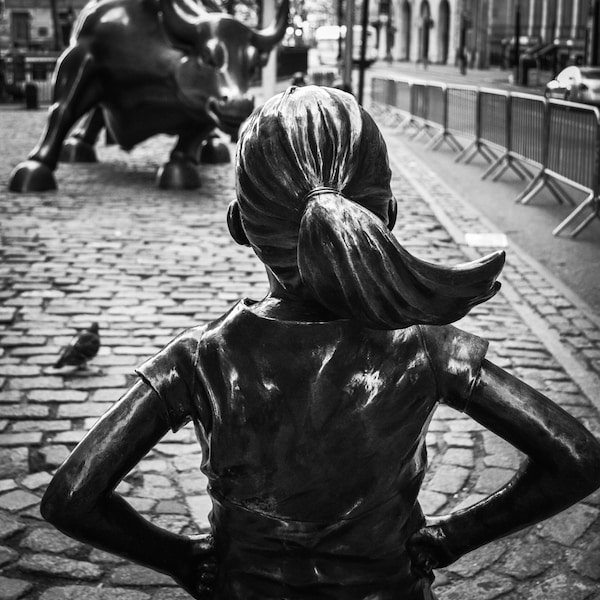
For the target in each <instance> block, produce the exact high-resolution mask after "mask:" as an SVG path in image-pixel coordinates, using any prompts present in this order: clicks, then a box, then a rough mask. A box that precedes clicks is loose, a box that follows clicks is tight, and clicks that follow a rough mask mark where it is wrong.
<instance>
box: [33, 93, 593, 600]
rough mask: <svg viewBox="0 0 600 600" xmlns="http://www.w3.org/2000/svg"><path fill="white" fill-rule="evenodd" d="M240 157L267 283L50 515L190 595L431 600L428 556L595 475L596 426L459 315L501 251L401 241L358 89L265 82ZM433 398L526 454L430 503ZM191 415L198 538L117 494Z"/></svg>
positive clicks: (198, 331)
mask: <svg viewBox="0 0 600 600" xmlns="http://www.w3.org/2000/svg"><path fill="white" fill-rule="evenodd" d="M236 169H237V171H236V172H237V200H235V201H234V202H233V203H232V204H231V206H230V210H229V213H228V223H229V227H230V231H231V234H232V236H233V237H234V239H235V240H236V241H237V242H239V243H242V244H250V245H251V247H252V248H253V250H254V251H255V253H256V254H257V256H258V257H259V258H260V260H261V261H262V262H263V263H264V265H265V267H266V271H267V277H268V279H269V284H270V291H269V293H268V295H267V296H266V297H265V298H263V299H261V300H258V301H254V300H249V299H241V300H240V301H239V302H237V303H236V304H235V305H234V306H233V307H232V308H231V309H230V310H229V311H228V312H227V313H226V314H225V315H223V316H222V317H221V318H220V319H218V320H216V321H214V322H212V323H210V324H209V325H206V326H202V327H192V328H190V329H188V330H187V331H185V332H183V333H182V334H181V335H180V336H178V337H177V338H176V339H175V340H173V341H172V342H171V343H169V344H168V345H167V346H166V347H165V348H164V349H163V350H162V351H160V352H159V353H158V354H157V355H155V356H154V357H153V358H150V359H149V360H148V361H146V362H145V363H144V364H143V365H142V366H141V367H140V368H139V369H138V374H139V375H140V380H139V381H138V382H137V383H136V384H135V385H134V386H133V387H132V389H131V390H129V391H128V392H127V393H126V394H125V396H124V397H123V398H122V399H121V400H120V401H119V402H118V403H117V404H115V406H114V407H113V408H112V410H110V411H109V412H108V413H107V414H106V415H105V416H104V417H103V418H102V419H101V420H100V421H99V422H98V424H97V425H96V426H95V427H94V428H93V429H92V430H91V431H90V433H89V434H88V435H87V437H86V438H85V439H84V440H83V441H82V442H81V443H80V445H79V446H78V447H77V448H76V449H75V450H74V451H73V453H72V455H71V456H70V457H69V458H68V459H67V461H66V462H65V463H64V465H63V466H62V467H61V468H60V469H59V470H58V471H57V473H56V475H55V477H54V479H53V481H52V482H51V484H50V486H49V487H48V490H47V492H46V494H45V496H44V499H43V502H42V514H43V515H44V516H45V517H46V518H47V519H48V520H50V521H51V522H52V523H54V524H55V525H56V526H57V527H58V528H59V529H61V530H62V531H64V532H65V533H67V534H69V535H71V536H73V537H76V538H78V539H80V540H84V541H86V542H88V543H90V544H93V545H95V546H97V547H99V548H102V549H104V550H107V551H110V552H113V553H116V554H118V555H120V556H123V557H126V558H128V559H130V560H133V561H136V562H138V563H140V564H143V565H146V566H149V567H152V568H154V569H157V570H159V571H162V572H164V573H167V574H169V575H171V576H172V577H173V578H174V579H175V580H176V581H177V582H178V583H179V584H180V585H181V586H182V587H184V588H185V589H186V590H187V591H188V592H189V593H190V594H191V595H192V596H193V597H195V598H212V599H217V600H248V599H253V600H254V599H257V600H258V599H261V600H265V599H271V600H282V599H284V598H285V599H287V598H290V599H294V600H314V599H330V600H366V599H367V598H368V599H369V600H427V599H431V598H434V594H433V592H432V590H431V582H432V580H433V578H434V570H435V569H436V568H438V567H444V566H447V565H449V564H451V563H452V562H454V561H455V560H457V559H458V558H460V557H461V556H462V555H464V554H466V553H468V552H471V551H473V550H475V549H477V548H478V547H480V546H482V545H484V544H486V543H489V542H491V541H493V540H495V539H498V538H500V537H502V536H505V535H507V534H509V533H511V532H514V531H516V530H519V529H522V528H524V527H527V526H530V525H532V524H534V523H537V522H539V521H540V520H542V519H545V518H547V517H550V516H551V515H554V514H556V513H558V512H559V511H561V510H563V509H565V508H566V507H568V506H570V505H572V504H573V503H575V502H577V501H579V500H581V499H582V498H584V497H585V496H587V495H588V494H590V493H592V492H593V491H594V490H595V489H597V488H598V487H599V486H600V444H599V443H598V441H597V440H596V439H595V438H594V436H593V435H592V434H591V433H590V432H589V431H587V429H585V427H583V426H582V425H581V424H580V423H579V422H578V421H577V420H576V419H574V418H573V417H572V416H571V415H569V414H568V413H566V412H565V411H563V410H562V409H561V408H559V407H558V406H557V405H556V404H554V403H553V402H552V401H551V400H550V399H548V398H547V397H545V396H544V395H542V394H540V393H539V392H537V391H536V390H535V389H532V388H531V387H529V386H528V385H526V384H525V383H524V382H522V381H520V380H519V379H517V378H516V377H514V376H513V375H511V374H510V373H508V372H506V371H504V370H503V369H501V368H499V367H498V366H496V365H494V364H492V363H491V362H490V361H489V360H488V359H486V358H485V356H486V351H487V348H488V343H487V341H486V340H484V339H481V338H479V337H477V336H475V335H472V334H470V333H468V332H465V331H461V330H460V329H457V328H456V327H454V326H453V325H452V323H453V322H454V321H456V320H457V319H459V318H460V317H461V316H463V315H464V314H466V313H467V312H468V311H469V310H470V309H471V308H472V307H473V306H475V305H476V304H479V303H482V302H485V301H486V300H487V299H489V298H490V297H491V296H493V295H494V294H495V293H497V292H498V290H499V283H498V282H497V277H498V276H499V274H500V272H501V270H502V267H503V264H504V254H503V253H502V252H498V253H493V254H491V255H489V256H487V257H483V258H481V259H479V260H476V261H473V262H471V263H467V264H462V265H456V266H451V267H448V266H444V265H437V264H431V263H428V262H425V261H423V260H421V259H419V258H417V257H416V256H413V255H412V254H410V253H409V252H408V251H407V250H406V249H404V248H403V247H402V246H401V244H400V243H399V242H398V240H397V239H396V238H395V236H394V235H393V233H392V232H391V228H392V226H393V223H394V220H395V218H396V203H395V199H394V198H393V196H392V194H391V189H390V170H389V166H388V161H387V150H386V148H385V144H384V142H383V139H382V137H381V135H380V133H379V130H378V129H377V127H376V125H375V123H374V122H373V120H372V119H371V118H370V116H369V115H368V114H367V113H366V112H365V111H364V110H363V109H362V108H361V107H359V105H358V104H357V103H356V101H355V99H354V98H353V97H352V96H351V95H349V94H346V93H344V92H342V91H339V90H334V89H327V88H317V87H313V86H307V87H302V88H290V89H289V90H288V91H287V92H286V93H285V94H282V95H279V96H276V97H274V98H272V99H271V100H269V101H268V102H267V103H266V104H265V106H264V107H263V108H262V109H261V110H260V111H257V112H255V113H254V115H253V116H252V117H251V118H250V119H249V120H248V122H247V123H246V124H245V126H244V127H243V130H242V134H241V136H240V141H239V145H238V152H237V162H236ZM440 403H441V404H445V405H447V406H449V407H451V408H452V409H454V410H457V411H462V412H464V413H466V414H467V415H469V416H470V417H472V418H473V419H475V420H476V421H478V422H479V423H480V424H481V425H483V426H484V427H486V428H487V429H489V430H490V431H492V432H494V433H496V434H497V435H499V436H501V437H502V438H503V439H505V440H506V441H508V442H509V443H511V444H513V445H514V446H515V447H516V448H518V449H519V450H520V451H521V452H523V453H524V454H525V455H526V456H527V458H526V460H525V462H524V463H523V465H522V467H521V469H520V470H519V471H518V472H517V473H516V475H515V476H514V478H513V479H512V480H511V481H510V482H508V483H507V484H505V485H503V486H502V487H501V488H500V489H498V490H497V491H496V492H494V493H492V494H491V495H490V496H489V497H487V498H485V499H483V500H482V501H480V502H478V503H477V504H475V505H473V506H470V507H469V508H466V509H463V510H459V511H457V512H454V513H451V514H449V515H446V516H442V517H436V518H435V519H432V518H427V517H426V516H424V515H423V513H422V511H421V508H420V506H419V503H418V500H417V496H418V492H419V489H420V487H421V482H422V480H423V477H424V474H425V472H426V468H427V456H426V445H425V436H426V433H427V429H428V426H429V423H430V420H431V418H432V415H433V412H434V411H435V409H436V406H438V405H439V404H440ZM190 421H192V422H193V423H194V426H195V429H196V433H197V437H198V441H199V444H200V446H201V449H202V464H201V469H202V471H203V473H204V474H205V475H206V477H207V478H208V481H209V488H208V491H209V493H210V495H211V498H212V502H213V511H212V513H211V524H212V535H211V536H205V537H203V538H189V537H185V536H182V535H175V534H173V533H170V532H168V531H166V530H164V529H160V528H157V527H155V526H152V525H150V524H149V523H148V522H147V521H145V520H144V519H143V518H142V517H141V516H140V515H139V514H138V513H137V512H136V511H135V510H134V509H133V508H132V507H131V506H130V505H128V504H127V503H126V502H125V501H124V500H123V499H122V498H121V497H120V496H119V495H118V494H117V493H115V488H116V486H117V485H118V483H119V481H120V480H121V479H122V478H123V477H124V476H125V475H126V474H127V473H128V472H129V471H130V470H131V469H132V467H134V466H135V465H136V464H137V463H138V462H139V461H140V460H141V459H142V458H143V456H144V455H145V454H146V453H147V452H148V450H149V449H151V448H152V447H153V446H154V445H155V444H157V443H158V441H159V440H160V439H161V438H162V437H163V436H164V435H165V433H166V432H167V431H168V430H169V428H171V429H173V430H177V429H178V428H180V427H181V426H182V425H183V424H185V423H188V422H190Z"/></svg>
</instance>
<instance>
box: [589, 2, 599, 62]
mask: <svg viewBox="0 0 600 600" xmlns="http://www.w3.org/2000/svg"><path fill="white" fill-rule="evenodd" d="M599 46H600V0H592V7H591V32H590V53H589V64H590V65H592V66H594V67H596V66H598V65H599V64H600V48H599Z"/></svg>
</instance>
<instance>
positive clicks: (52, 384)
mask: <svg viewBox="0 0 600 600" xmlns="http://www.w3.org/2000/svg"><path fill="white" fill-rule="evenodd" d="M63 385H64V383H63V380H62V378H60V377H52V376H44V375H37V376H35V377H12V378H11V380H10V387H11V388H12V389H13V390H39V389H47V390H59V389H61V388H62V387H63Z"/></svg>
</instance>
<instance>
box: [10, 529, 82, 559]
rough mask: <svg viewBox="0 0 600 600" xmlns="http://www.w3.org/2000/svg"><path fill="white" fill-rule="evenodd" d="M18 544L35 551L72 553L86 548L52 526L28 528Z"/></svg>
mask: <svg viewBox="0 0 600 600" xmlns="http://www.w3.org/2000/svg"><path fill="white" fill-rule="evenodd" d="M20 546H21V547H22V548H26V549H28V550H32V551H33V552H37V553H50V554H59V553H66V554H73V553H76V552H78V551H80V550H82V549H85V548H86V545H85V544H82V543H81V542H78V541H77V540H74V539H73V538H70V537H68V536H66V535H64V534H63V533H61V532H60V531H58V530H56V529H55V528H54V527H52V528H50V527H40V528H37V529H32V530H30V531H29V532H28V533H27V535H26V536H25V537H24V538H23V539H22V540H21V543H20Z"/></svg>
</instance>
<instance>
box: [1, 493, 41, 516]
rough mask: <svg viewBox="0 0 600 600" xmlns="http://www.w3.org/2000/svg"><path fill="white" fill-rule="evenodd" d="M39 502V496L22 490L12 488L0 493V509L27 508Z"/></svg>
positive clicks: (13, 510)
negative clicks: (10, 490) (9, 490)
mask: <svg viewBox="0 0 600 600" xmlns="http://www.w3.org/2000/svg"><path fill="white" fill-rule="evenodd" d="M39 502H40V498H39V497H38V496H36V495H35V494H32V493H30V492H26V491H24V490H13V491H12V492H6V493H5V494H2V495H0V509H2V510H8V511H10V512H16V511H18V510H22V509H24V508H29V507H30V506H34V505H35V504H38V503H39Z"/></svg>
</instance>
